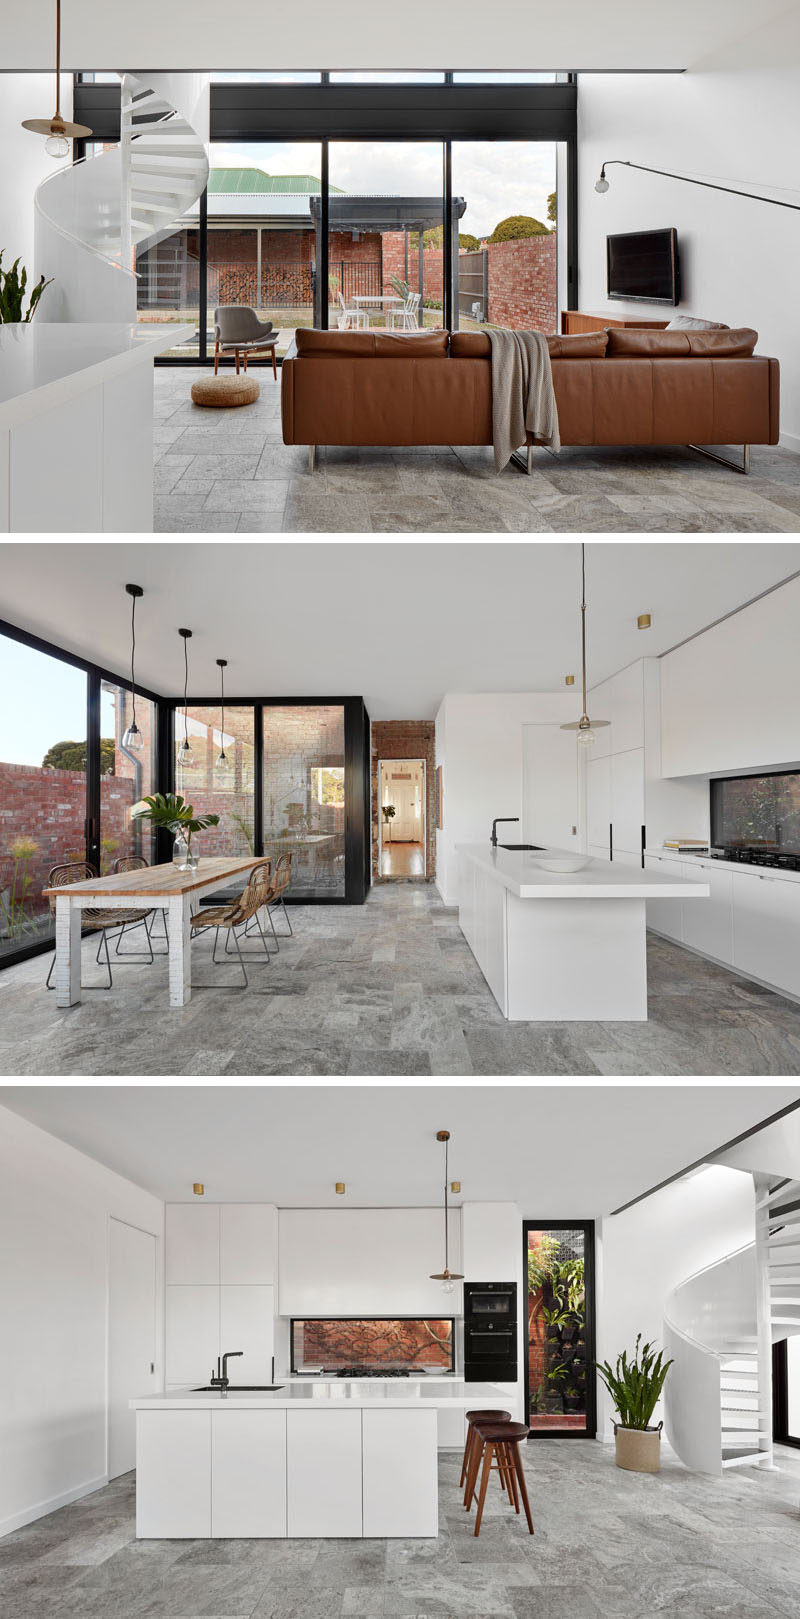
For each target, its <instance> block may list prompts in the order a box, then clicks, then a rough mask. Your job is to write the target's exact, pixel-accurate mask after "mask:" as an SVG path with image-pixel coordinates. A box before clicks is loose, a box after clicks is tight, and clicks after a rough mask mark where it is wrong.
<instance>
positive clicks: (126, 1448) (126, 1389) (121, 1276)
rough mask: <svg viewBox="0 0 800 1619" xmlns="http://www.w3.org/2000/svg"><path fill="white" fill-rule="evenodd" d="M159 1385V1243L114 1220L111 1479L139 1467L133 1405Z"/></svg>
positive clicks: (110, 1268)
mask: <svg viewBox="0 0 800 1619" xmlns="http://www.w3.org/2000/svg"><path fill="white" fill-rule="evenodd" d="M155 1387H156V1239H155V1237H154V1236H153V1233H152V1231H141V1230H140V1229H139V1227H138V1226H132V1225H127V1224H126V1223H125V1221H124V1220H117V1219H115V1218H114V1216H113V1215H110V1216H109V1221H108V1476H109V1478H110V1479H112V1478H118V1477H119V1475H120V1473H128V1472H130V1471H131V1469H132V1468H134V1467H135V1466H136V1413H135V1411H130V1410H129V1409H128V1401H129V1400H131V1399H133V1398H134V1396H135V1395H137V1394H151V1393H153V1392H154V1391H155Z"/></svg>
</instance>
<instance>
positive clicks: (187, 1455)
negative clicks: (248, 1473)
mask: <svg viewBox="0 0 800 1619" xmlns="http://www.w3.org/2000/svg"><path fill="white" fill-rule="evenodd" d="M136 1534H137V1536H138V1537H139V1538H140V1539H145V1540H148V1539H152V1540H205V1539H207V1538H208V1537H209V1535H210V1534H211V1412H210V1411H138V1412H137V1414H136Z"/></svg>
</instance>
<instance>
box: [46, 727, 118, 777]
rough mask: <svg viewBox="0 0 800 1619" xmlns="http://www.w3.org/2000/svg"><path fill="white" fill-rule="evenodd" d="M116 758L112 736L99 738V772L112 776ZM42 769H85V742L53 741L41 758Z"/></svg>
mask: <svg viewBox="0 0 800 1619" xmlns="http://www.w3.org/2000/svg"><path fill="white" fill-rule="evenodd" d="M115 759H116V745H115V742H114V738H113V736H101V738H100V772H101V774H102V775H103V776H113V774H114V763H115ZM42 769H43V770H84V771H85V769H86V743H85V742H54V743H53V746H52V748H48V750H47V752H46V754H45V756H44V758H43V760H42Z"/></svg>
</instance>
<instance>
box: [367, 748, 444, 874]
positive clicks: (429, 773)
mask: <svg viewBox="0 0 800 1619" xmlns="http://www.w3.org/2000/svg"><path fill="white" fill-rule="evenodd" d="M381 759H424V760H425V780H426V794H427V804H426V807H425V827H426V875H427V879H428V881H429V882H432V881H433V879H434V877H435V876H436V824H435V822H436V759H435V726H434V723H433V720H374V721H373V724H372V879H373V882H378V881H380V875H379V866H378V812H379V793H378V765H379V763H380V761H381Z"/></svg>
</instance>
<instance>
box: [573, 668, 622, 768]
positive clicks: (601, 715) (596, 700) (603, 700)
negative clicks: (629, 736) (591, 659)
mask: <svg viewBox="0 0 800 1619" xmlns="http://www.w3.org/2000/svg"><path fill="white" fill-rule="evenodd" d="M611 687H612V681H610V680H603V681H602V682H601V684H600V685H599V686H593V687H592V689H591V691H590V692H589V718H590V719H598V720H613V714H612V712H611ZM577 700H578V703H580V693H578V699H577ZM576 718H577V715H576ZM611 733H612V726H611V725H610V724H609V725H603V726H601V728H600V730H599V731H597V732H596V733H595V738H596V739H595V742H594V744H593V746H592V757H593V758H594V759H604V758H606V757H607V755H608V754H609V753H612V752H613V750H614V738H613V736H612V734H611ZM573 735H574V732H573Z"/></svg>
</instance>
